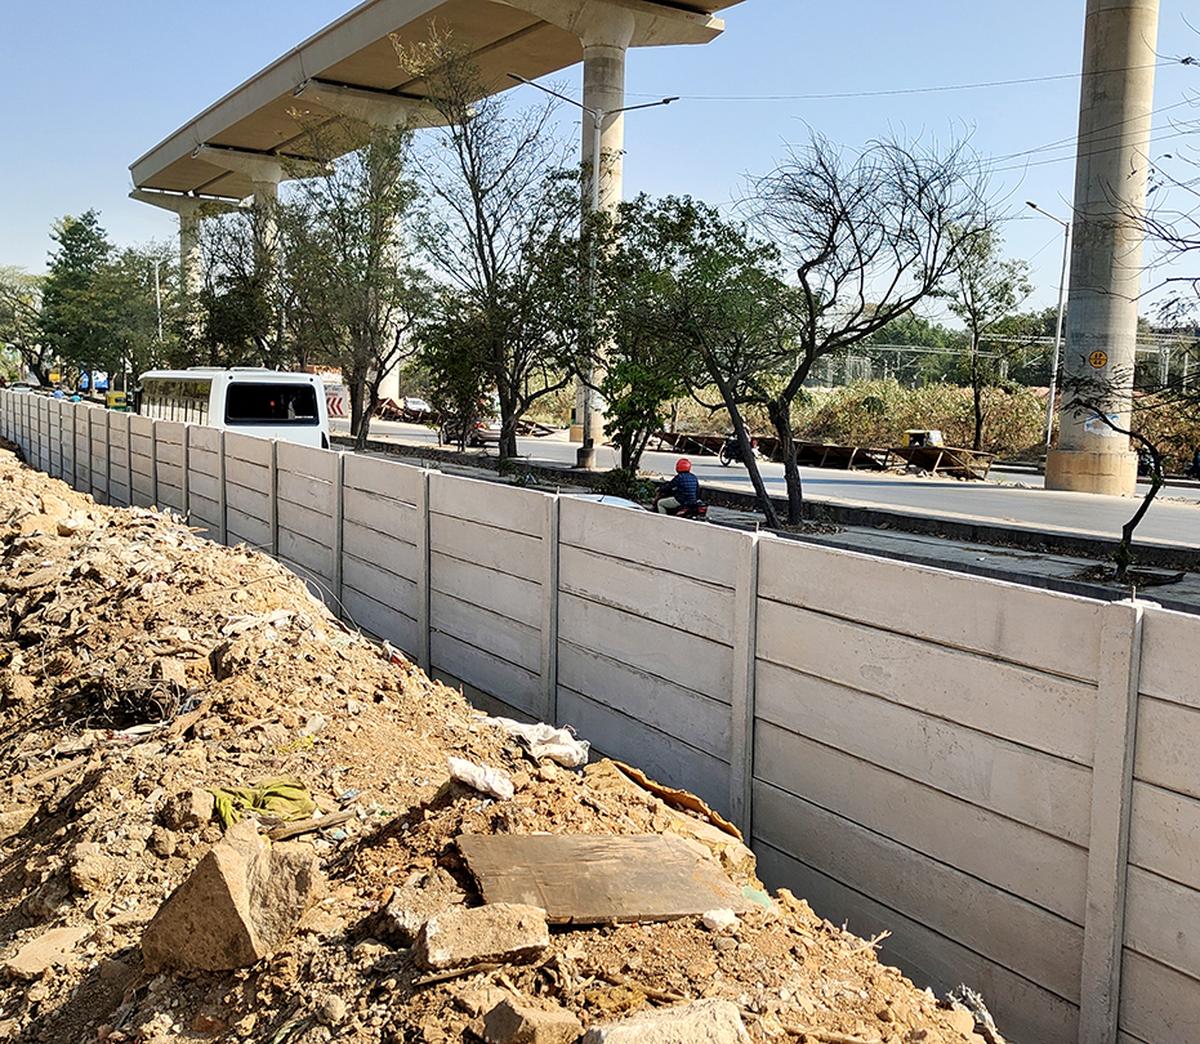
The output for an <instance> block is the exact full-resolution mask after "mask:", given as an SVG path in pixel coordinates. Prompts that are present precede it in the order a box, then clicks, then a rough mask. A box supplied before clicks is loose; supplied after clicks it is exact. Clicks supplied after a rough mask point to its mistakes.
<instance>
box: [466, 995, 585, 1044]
mask: <svg viewBox="0 0 1200 1044" xmlns="http://www.w3.org/2000/svg"><path fill="white" fill-rule="evenodd" d="M582 1032H583V1025H582V1024H581V1023H580V1021H579V1020H578V1019H577V1018H576V1017H575V1016H574V1015H572V1014H571V1013H570V1012H569V1011H567V1010H566V1009H565V1008H559V1007H554V1008H535V1007H533V1006H532V1005H529V1004H520V1003H518V1002H517V1001H515V1000H513V999H512V998H506V999H504V1000H502V1001H501V1002H500V1003H499V1004H497V1005H496V1006H495V1007H494V1008H492V1010H491V1011H489V1012H488V1013H487V1015H485V1016H484V1018H483V1039H484V1040H486V1041H487V1044H573V1042H574V1041H576V1040H578V1039H579V1034H580V1033H582Z"/></svg>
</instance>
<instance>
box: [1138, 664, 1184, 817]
mask: <svg viewBox="0 0 1200 1044" xmlns="http://www.w3.org/2000/svg"><path fill="white" fill-rule="evenodd" d="M1193 670H1195V668H1193ZM1197 673H1200V672H1197ZM1138 715H1139V716H1138V724H1137V757H1136V759H1135V761H1134V766H1133V773H1134V775H1135V776H1136V777H1137V778H1138V779H1140V780H1142V781H1143V782H1146V783H1153V784H1155V785H1156V786H1160V787H1165V788H1166V789H1167V790H1176V791H1178V792H1179V793H1181V794H1187V795H1188V796H1190V797H1194V798H1200V773H1197V772H1196V755H1197V751H1200V707H1192V706H1190V705H1188V706H1185V705H1183V704H1181V703H1169V702H1167V701H1165V700H1160V699H1156V698H1150V697H1145V696H1143V697H1142V699H1141V701H1140V707H1139V712H1138Z"/></svg>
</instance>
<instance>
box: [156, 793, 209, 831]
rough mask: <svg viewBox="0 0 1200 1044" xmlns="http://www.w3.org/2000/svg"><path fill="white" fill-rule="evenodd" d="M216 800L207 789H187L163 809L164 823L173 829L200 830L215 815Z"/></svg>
mask: <svg viewBox="0 0 1200 1044" xmlns="http://www.w3.org/2000/svg"><path fill="white" fill-rule="evenodd" d="M215 807H216V800H215V799H214V798H213V796H212V794H211V793H210V792H209V791H207V790H200V789H199V788H196V789H194V790H185V791H183V792H182V793H181V794H176V795H175V796H174V797H173V798H171V800H170V801H168V802H167V804H166V807H165V808H164V809H163V815H162V818H163V824H164V825H165V826H168V827H170V828H171V829H172V830H199V829H200V828H201V827H202V826H204V825H205V824H206V823H207V822H208V821H209V820H211V819H212V817H213V809H214V808H215Z"/></svg>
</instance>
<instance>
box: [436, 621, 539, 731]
mask: <svg viewBox="0 0 1200 1044" xmlns="http://www.w3.org/2000/svg"><path fill="white" fill-rule="evenodd" d="M429 650H430V659H431V661H432V664H433V666H434V667H436V668H437V669H438V670H441V671H445V672H446V673H447V674H452V675H454V676H455V677H456V678H461V679H462V680H463V681H465V682H467V683H469V684H471V685H474V686H475V687H476V688H478V689H479V690H480V691H482V692H486V693H488V694H489V695H491V696H495V697H496V698H497V699H501V700H503V701H504V702H505V703H508V704H510V705H512V706H514V707H519V708H520V709H521V710H523V711H524V712H525V713H526V714H537V713H538V711H539V710H540V709H541V702H542V685H541V680H540V679H539V678H538V676H537V674H535V673H534V672H533V671H528V670H526V669H525V668H524V667H518V666H517V665H516V664H513V663H509V661H508V660H502V659H500V658H499V657H498V656H493V655H491V653H489V652H488V651H487V650H486V649H480V648H478V647H477V646H474V645H467V644H466V643H465V642H461V641H459V640H458V639H457V638H455V637H453V636H452V635H449V634H446V633H445V632H443V631H436V630H435V631H431V633H430V636H429Z"/></svg>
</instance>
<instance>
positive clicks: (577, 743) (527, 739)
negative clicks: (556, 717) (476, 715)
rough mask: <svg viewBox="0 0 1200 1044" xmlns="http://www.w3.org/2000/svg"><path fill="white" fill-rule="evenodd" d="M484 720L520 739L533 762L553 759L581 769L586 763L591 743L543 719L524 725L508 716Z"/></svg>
mask: <svg viewBox="0 0 1200 1044" xmlns="http://www.w3.org/2000/svg"><path fill="white" fill-rule="evenodd" d="M487 722H488V724H489V725H498V726H499V727H500V728H502V729H503V730H504V731H505V732H507V733H508V734H509V735H510V736H512V737H513V738H514V739H517V740H520V741H521V745H522V746H523V747H524V748H525V749H526V750H527V751H529V756H530V757H531V758H533V760H534V761H554V762H557V763H558V764H559V765H562V766H563V767H564V768H583V766H584V765H586V764H587V763H588V750H589V749H590V748H591V744H589V743H588V741H587V740H581V739H579V738H578V737H576V735H575V734H574V733H573V732H572V731H571V730H570V729H556V728H555V727H554V726H553V725H547V724H546V723H545V722H544V721H539V722H535V723H534V724H526V723H525V722H521V721H513V720H512V719H511V718H488V719H487Z"/></svg>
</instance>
